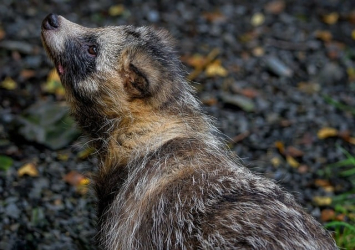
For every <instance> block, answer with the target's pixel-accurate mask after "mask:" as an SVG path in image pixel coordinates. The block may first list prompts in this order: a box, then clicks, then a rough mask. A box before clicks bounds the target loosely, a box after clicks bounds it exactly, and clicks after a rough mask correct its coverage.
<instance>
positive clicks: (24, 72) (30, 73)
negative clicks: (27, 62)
mask: <svg viewBox="0 0 355 250" xmlns="http://www.w3.org/2000/svg"><path fill="white" fill-rule="evenodd" d="M20 75H21V77H22V78H23V79H29V78H31V77H34V76H35V75H36V71H34V70H31V69H24V70H22V71H21V73H20Z"/></svg>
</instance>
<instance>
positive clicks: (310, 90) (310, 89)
mask: <svg viewBox="0 0 355 250" xmlns="http://www.w3.org/2000/svg"><path fill="white" fill-rule="evenodd" d="M297 87H298V89H299V90H300V91H302V92H303V93H306V94H314V93H318V92H319V91H320V89H321V87H320V85H319V83H316V82H300V83H298V86H297Z"/></svg>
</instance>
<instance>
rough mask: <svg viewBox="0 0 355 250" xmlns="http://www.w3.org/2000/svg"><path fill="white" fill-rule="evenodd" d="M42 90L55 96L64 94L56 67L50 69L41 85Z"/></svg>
mask: <svg viewBox="0 0 355 250" xmlns="http://www.w3.org/2000/svg"><path fill="white" fill-rule="evenodd" d="M43 90H44V91H46V92H47V93H51V94H56V95H57V96H64V94H65V90H64V88H63V85H62V83H61V81H60V78H59V75H58V73H57V70H56V69H52V70H51V71H50V72H49V74H48V77H47V82H46V83H45V84H44V85H43Z"/></svg>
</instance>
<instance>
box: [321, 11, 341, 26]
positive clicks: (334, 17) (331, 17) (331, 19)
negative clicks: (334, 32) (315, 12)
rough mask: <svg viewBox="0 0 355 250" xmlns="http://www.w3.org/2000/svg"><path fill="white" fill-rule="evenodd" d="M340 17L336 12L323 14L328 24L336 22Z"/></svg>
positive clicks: (324, 20)
mask: <svg viewBox="0 0 355 250" xmlns="http://www.w3.org/2000/svg"><path fill="white" fill-rule="evenodd" d="M338 19H339V14H338V13H336V12H332V13H329V14H327V15H324V16H323V22H325V23H326V24H330V25H331V24H335V23H336V22H337V21H338Z"/></svg>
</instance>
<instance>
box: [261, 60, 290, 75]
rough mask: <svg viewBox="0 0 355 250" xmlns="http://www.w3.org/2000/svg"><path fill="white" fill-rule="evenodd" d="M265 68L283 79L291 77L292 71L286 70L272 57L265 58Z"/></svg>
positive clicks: (283, 65) (282, 64)
mask: <svg viewBox="0 0 355 250" xmlns="http://www.w3.org/2000/svg"><path fill="white" fill-rule="evenodd" d="M265 63H266V65H267V67H268V68H269V69H270V70H271V71H272V72H273V73H275V74H276V75H278V76H284V77H292V76H293V71H292V70H291V69H290V68H288V67H287V66H286V65H285V64H284V63H283V62H282V61H280V60H279V59H278V58H276V57H274V56H267V57H266V58H265Z"/></svg>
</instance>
